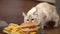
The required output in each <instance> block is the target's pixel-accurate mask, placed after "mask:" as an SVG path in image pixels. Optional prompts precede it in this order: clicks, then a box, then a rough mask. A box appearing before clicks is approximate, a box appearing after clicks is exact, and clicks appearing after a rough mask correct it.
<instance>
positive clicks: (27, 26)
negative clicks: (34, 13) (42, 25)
mask: <svg viewBox="0 0 60 34" xmlns="http://www.w3.org/2000/svg"><path fill="white" fill-rule="evenodd" d="M20 27H21V28H22V31H28V32H34V31H38V29H39V27H38V26H37V23H36V22H24V23H22V24H21V25H20Z"/></svg>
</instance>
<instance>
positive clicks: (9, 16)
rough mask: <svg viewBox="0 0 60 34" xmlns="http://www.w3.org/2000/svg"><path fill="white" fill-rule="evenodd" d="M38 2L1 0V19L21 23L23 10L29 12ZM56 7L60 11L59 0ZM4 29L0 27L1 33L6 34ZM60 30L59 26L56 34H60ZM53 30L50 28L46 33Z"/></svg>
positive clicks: (33, 0) (30, 0) (31, 0)
mask: <svg viewBox="0 0 60 34" xmlns="http://www.w3.org/2000/svg"><path fill="white" fill-rule="evenodd" d="M38 3H39V2H37V1H35V0H0V20H3V21H6V22H7V23H17V24H20V23H22V22H23V16H22V12H25V13H27V11H28V10H30V9H31V8H32V7H33V6H35V5H37V4H38ZM56 7H57V11H58V13H60V1H59V0H56ZM2 29H3V28H0V34H4V33H3V32H2ZM54 30H55V29H54ZM54 30H53V31H54ZM59 30H60V29H59V28H58V29H57V30H56V31H55V32H56V33H55V34H60V33H59ZM53 31H49V30H48V32H47V33H46V34H48V33H50V34H52V33H51V32H53ZM57 31H58V32H57ZM53 34H54V33H53Z"/></svg>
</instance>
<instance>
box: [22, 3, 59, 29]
mask: <svg viewBox="0 0 60 34" xmlns="http://www.w3.org/2000/svg"><path fill="white" fill-rule="evenodd" d="M23 16H24V22H36V23H37V25H40V27H41V28H42V29H43V28H44V26H45V24H46V22H47V21H50V20H52V21H54V22H55V25H54V27H58V21H59V15H58V13H57V11H56V7H55V6H54V5H51V4H49V3H46V2H44V3H39V4H37V5H36V6H35V7H33V8H32V9H31V10H29V11H28V13H27V14H25V13H23Z"/></svg>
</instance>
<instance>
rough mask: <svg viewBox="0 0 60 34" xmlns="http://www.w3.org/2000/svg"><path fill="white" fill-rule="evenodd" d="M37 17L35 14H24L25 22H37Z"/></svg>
mask: <svg viewBox="0 0 60 34" xmlns="http://www.w3.org/2000/svg"><path fill="white" fill-rule="evenodd" d="M36 19H37V17H36V16H34V15H25V16H24V22H35V21H36Z"/></svg>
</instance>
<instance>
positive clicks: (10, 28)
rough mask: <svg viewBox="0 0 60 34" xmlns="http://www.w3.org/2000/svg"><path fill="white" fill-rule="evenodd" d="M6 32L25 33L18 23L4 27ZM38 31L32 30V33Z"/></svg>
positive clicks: (12, 33) (10, 33)
mask: <svg viewBox="0 0 60 34" xmlns="http://www.w3.org/2000/svg"><path fill="white" fill-rule="evenodd" d="M3 32H4V33H7V34H25V32H23V31H22V28H21V27H20V25H18V24H14V23H10V24H9V25H8V26H7V27H5V28H4V29H3ZM35 33H36V32H30V34H35Z"/></svg>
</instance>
